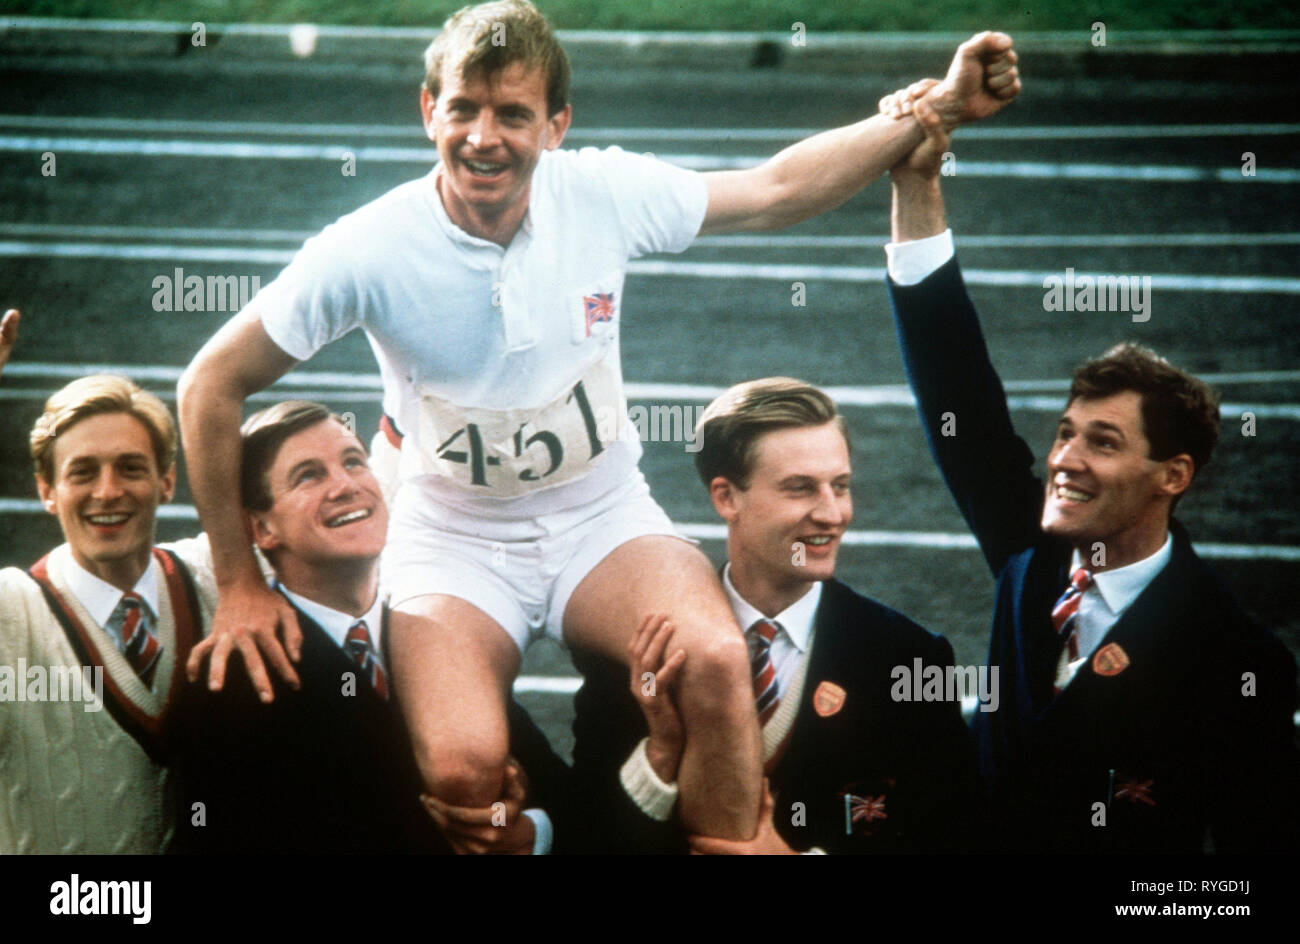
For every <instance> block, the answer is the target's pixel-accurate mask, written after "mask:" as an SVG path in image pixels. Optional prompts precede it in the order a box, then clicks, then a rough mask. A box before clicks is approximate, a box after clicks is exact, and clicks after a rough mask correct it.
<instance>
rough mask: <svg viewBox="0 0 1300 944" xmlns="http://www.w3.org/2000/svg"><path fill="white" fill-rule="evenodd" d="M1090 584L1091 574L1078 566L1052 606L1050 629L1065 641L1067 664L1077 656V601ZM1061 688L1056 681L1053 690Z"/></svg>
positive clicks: (1064, 652)
mask: <svg viewBox="0 0 1300 944" xmlns="http://www.w3.org/2000/svg"><path fill="white" fill-rule="evenodd" d="M1091 586H1092V574H1090V573H1088V571H1086V570H1084V569H1083V568H1082V567H1080V568H1079V569H1078V570H1076V571H1075V572H1074V573H1073V574H1071V575H1070V585H1069V586H1068V587H1066V588H1065V592H1064V593H1062V594H1061V598H1060V599H1059V600H1057V601H1056V606H1054V607H1052V629H1054V630H1056V637H1057V638H1058V639H1060V640H1062V641H1064V643H1065V648H1064V651H1063V656H1064V660H1065V662H1066V664H1067V665H1068V663H1070V662H1073V661H1074V660H1076V659H1078V658H1079V635H1078V633H1077V632H1075V630H1076V628H1077V624H1078V621H1079V620H1078V615H1079V602H1080V601H1081V600H1082V599H1083V594H1084V591H1085V590H1087V589H1088V588H1089V587H1091ZM1058 679H1059V675H1058ZM1062 688H1064V686H1063V685H1061V684H1059V681H1058V684H1057V685H1056V686H1055V687H1054V689H1053V691H1054V692H1055V693H1056V694H1057V695H1059V694H1061V689H1062Z"/></svg>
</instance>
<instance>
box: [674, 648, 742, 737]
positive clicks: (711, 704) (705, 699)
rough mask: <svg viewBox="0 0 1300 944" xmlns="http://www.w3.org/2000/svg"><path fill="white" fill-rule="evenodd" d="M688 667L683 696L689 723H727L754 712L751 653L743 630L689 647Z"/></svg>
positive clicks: (683, 706) (686, 666)
mask: <svg viewBox="0 0 1300 944" xmlns="http://www.w3.org/2000/svg"><path fill="white" fill-rule="evenodd" d="M692 662H694V665H693V666H692ZM685 668H686V670H687V674H686V679H685V680H684V684H683V686H682V693H681V697H682V708H683V711H684V712H685V713H686V715H687V722H688V724H689V723H690V722H691V721H692V720H698V721H701V722H706V723H707V722H709V721H713V722H723V723H725V722H726V721H727V720H732V721H735V720H737V719H738V718H739V717H740V716H743V715H746V714H752V713H753V706H754V698H753V683H752V682H751V680H750V670H749V653H748V650H747V649H746V646H745V640H744V637H743V636H741V635H740V634H739V633H735V634H725V635H723V634H718V635H716V636H713V637H711V638H709V639H707V640H705V641H704V642H702V643H701V644H699V645H696V646H695V647H693V648H690V649H688V650H687V654H686V665H685ZM692 716H694V717H692Z"/></svg>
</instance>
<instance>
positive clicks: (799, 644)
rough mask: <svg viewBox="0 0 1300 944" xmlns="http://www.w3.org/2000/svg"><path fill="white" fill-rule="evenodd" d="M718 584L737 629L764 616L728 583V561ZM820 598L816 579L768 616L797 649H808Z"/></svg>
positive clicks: (745, 627) (733, 585) (819, 588)
mask: <svg viewBox="0 0 1300 944" xmlns="http://www.w3.org/2000/svg"><path fill="white" fill-rule="evenodd" d="M722 587H723V589H724V590H726V591H727V599H728V600H729V601H730V602H731V611H732V612H733V613H735V614H736V621H737V622H738V623H740V628H741V629H744V630H748V629H749V627H751V626H753V625H754V623H756V622H757V621H758V620H761V619H767V618H768V617H766V616H764V615H763V614H762V613H760V612H759V611H758V609H757V608H755V607H754V605H753V604H751V603H750V602H749V601H748V600H746V599H745V598H744V597H742V596H741V595H740V592H739V591H738V590H736V585H735V584H734V583H732V582H731V563H730V562H728V563H727V566H726V567H724V568H723V569H722ZM821 599H822V585H821V582H820V581H818V582H816V583H814V584H813V585H812V586H811V587H809V588H808V592H807V593H805V594H804V595H803V596H801V597H800V598H799V599H798V600H795V601H794V602H793V603H791V604H790V605H789V606H787V607H786V608H785V609H784V610H782V611H781V612H780V613H778V614H776V616H773V617H772V619H773V620H775V621H776V622H778V623H780V624H781V628H782V629H784V630H785V633H786V635H787V636H789V637H790V641H791V642H792V643H794V645H795V648H796V649H798V650H799V651H800V652H807V651H808V640H809V639H810V638H811V637H812V631H813V621H814V619H815V618H816V616H817V605H818V604H819V603H821Z"/></svg>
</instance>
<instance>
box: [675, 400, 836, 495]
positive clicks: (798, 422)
mask: <svg viewBox="0 0 1300 944" xmlns="http://www.w3.org/2000/svg"><path fill="white" fill-rule="evenodd" d="M830 422H834V423H835V424H836V425H837V426H838V427H839V430H840V432H841V433H843V434H844V442H845V445H846V446H847V445H849V430H848V427H847V426H846V425H845V423H844V417H842V416H840V414H839V412H838V411H837V410H836V409H835V401H833V400H832V399H831V398H830V397H828V396H827V395H826V394H825V393H824V392H823V391H821V390H818V389H817V388H816V387H814V386H812V385H811V384H806V383H804V382H803V381H802V380H795V379H794V378H793V377H764V378H763V379H761V380H749V381H746V382H745V383H739V384H736V385H735V386H734V387H732V388H731V389H730V390H728V391H726V392H725V393H723V394H722V396H720V397H718V398H717V399H716V400H714V401H713V402H712V403H710V404H709V405H708V406H707V407H706V408H705V410H704V412H703V413H701V414H700V419H699V422H698V423H696V426H695V441H696V442H697V443H699V445H700V449H699V451H698V452H697V453H696V454H695V469H696V471H697V472H699V474H700V478H701V479H702V480H703V481H704V484H705V485H708V484H709V483H710V482H712V481H713V480H714V479H715V478H717V477H719V476H721V477H722V478H725V479H727V480H728V481H729V482H732V483H733V484H735V485H736V486H738V487H740V488H746V487H748V482H749V475H750V473H751V472H752V471H753V468H754V452H755V447H756V446H757V444H758V440H759V438H760V437H761V436H762V435H763V434H764V433H769V432H771V431H773V430H777V429H798V428H801V427H805V426H821V425H822V424H824V423H830Z"/></svg>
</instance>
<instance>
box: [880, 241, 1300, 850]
mask: <svg viewBox="0 0 1300 944" xmlns="http://www.w3.org/2000/svg"><path fill="white" fill-rule="evenodd" d="M889 290H890V297H891V300H892V303H893V308H894V316H895V323H896V327H897V330H898V337H899V343H900V345H901V347H902V353H903V361H904V364H905V366H906V368H907V376H908V381H909V383H910V384H911V386H912V390H913V392H914V393H915V395H916V398H917V402H918V407H919V409H920V413H921V421H922V425H923V427H924V429H925V434H926V438H927V440H928V441H929V446H930V451H931V453H932V454H933V456H934V459H935V461H936V462H937V463H938V466H939V469H940V471H941V472H942V474H943V478H944V481H945V482H946V483H947V485H948V488H949V490H950V491H951V492H952V495H953V497H954V498H955V499H956V501H957V505H958V507H959V508H960V510H961V513H962V516H963V517H964V518H965V519H966V523H967V524H968V525H969V526H970V529H971V531H972V532H973V533H974V535H975V537H976V539H977V540H978V541H979V545H980V549H981V550H982V551H983V553H984V558H985V560H986V561H987V563H988V566H989V569H990V570H991V571H992V573H993V576H994V578H995V580H996V589H995V594H994V612H993V629H992V635H991V640H990V644H989V656H988V661H989V664H990V665H996V666H999V667H1000V672H999V680H1000V683H1001V693H1000V699H999V701H1000V707H999V710H998V711H996V712H991V713H987V714H984V713H980V714H978V715H977V716H976V719H975V730H976V734H977V738H978V743H979V754H980V767H981V770H982V773H983V775H984V777H985V780H986V782H987V784H988V787H989V790H990V801H991V810H992V818H993V820H992V827H993V828H992V831H991V833H990V835H991V836H992V837H994V840H995V843H996V845H997V846H998V847H1000V848H1004V849H1011V850H1039V851H1044V850H1045V851H1081V852H1082V851H1117V852H1118V851H1129V852H1200V851H1203V850H1206V849H1209V848H1213V849H1215V850H1218V851H1244V850H1269V849H1295V848H1297V846H1298V845H1300V842H1298V840H1297V836H1300V826H1298V825H1297V823H1298V821H1300V814H1298V812H1297V806H1298V805H1300V758H1298V757H1297V753H1296V750H1295V746H1294V743H1293V740H1292V739H1293V734H1294V732H1293V722H1292V715H1293V713H1294V711H1295V705H1296V666H1295V659H1294V658H1293V657H1292V655H1291V653H1290V652H1289V651H1288V650H1287V649H1286V647H1285V646H1284V645H1283V644H1282V643H1281V642H1279V641H1278V640H1277V638H1276V637H1274V636H1273V635H1272V634H1271V633H1269V632H1268V631H1266V630H1264V629H1262V628H1260V627H1259V626H1257V625H1255V624H1254V623H1253V622H1252V621H1251V620H1250V619H1249V618H1248V617H1247V616H1246V614H1245V613H1244V612H1242V610H1241V607H1240V606H1239V605H1238V604H1237V602H1236V601H1235V600H1234V599H1233V598H1232V595H1231V594H1230V593H1229V592H1228V590H1227V589H1226V588H1225V586H1224V585H1223V583H1222V582H1221V581H1220V580H1219V578H1218V577H1217V576H1216V575H1215V574H1214V572H1213V571H1211V570H1210V568H1209V567H1207V566H1206V565H1205V563H1204V562H1202V561H1201V559H1200V558H1199V557H1198V556H1197V555H1196V552H1195V551H1194V550H1193V549H1192V546H1191V542H1190V541H1189V540H1188V537H1187V533H1186V532H1185V531H1184V529H1183V528H1182V526H1181V525H1180V524H1179V523H1178V522H1177V521H1176V520H1175V521H1171V522H1170V530H1171V532H1172V534H1173V541H1174V546H1173V557H1172V559H1171V560H1170V562H1169V564H1168V566H1167V567H1165V568H1164V570H1162V571H1161V572H1160V573H1159V574H1158V575H1157V576H1156V578H1155V579H1154V580H1153V581H1152V582H1151V583H1150V584H1149V585H1148V586H1147V588H1146V589H1145V590H1144V591H1143V592H1142V594H1141V595H1140V596H1139V597H1138V599H1137V600H1136V601H1135V602H1134V603H1133V605H1132V606H1131V607H1130V608H1129V609H1128V610H1127V611H1126V612H1125V613H1124V615H1123V616H1122V617H1121V618H1120V619H1119V621H1118V622H1117V623H1116V624H1115V625H1114V627H1112V629H1111V631H1110V632H1109V633H1108V634H1107V636H1106V638H1105V639H1104V640H1103V641H1102V643H1101V644H1100V645H1099V646H1098V651H1100V650H1101V649H1102V648H1103V647H1104V646H1106V645H1107V644H1109V643H1115V644H1117V645H1118V646H1119V647H1120V648H1122V650H1123V652H1124V653H1126V654H1127V657H1128V660H1129V664H1128V666H1127V667H1125V668H1123V669H1122V670H1121V671H1119V672H1118V673H1116V672H1114V666H1106V665H1101V664H1099V663H1098V662H1097V661H1096V660H1095V659H1089V660H1088V661H1087V662H1085V663H1084V665H1083V666H1081V667H1080V669H1079V671H1078V673H1077V674H1076V675H1075V677H1074V679H1073V680H1072V681H1071V683H1070V684H1069V686H1067V687H1066V689H1065V690H1064V691H1063V692H1062V693H1061V695H1060V696H1059V697H1053V691H1052V689H1053V680H1054V677H1055V671H1056V665H1057V660H1058V658H1059V655H1060V642H1059V641H1058V639H1057V637H1056V634H1055V633H1054V632H1053V630H1052V626H1051V611H1052V607H1053V604H1054V603H1055V601H1056V599H1057V598H1058V597H1059V595H1060V594H1061V592H1062V590H1063V589H1064V587H1065V585H1066V570H1067V568H1068V566H1069V561H1070V554H1071V549H1070V547H1069V546H1068V545H1067V544H1066V543H1065V542H1062V541H1060V540H1057V539H1054V538H1050V537H1048V536H1047V535H1045V534H1043V532H1042V530H1041V528H1040V525H1039V521H1040V517H1041V513H1042V505H1043V496H1044V490H1043V483H1042V481H1041V480H1039V479H1038V478H1037V477H1035V475H1034V473H1033V465H1034V457H1033V454H1032V453H1031V451H1030V449H1029V447H1028V446H1027V445H1026V444H1025V442H1024V441H1023V440H1022V439H1020V438H1019V437H1018V436H1017V435H1016V433H1015V430H1014V429H1013V428H1012V425H1011V418H1010V414H1009V413H1008V410H1007V404H1006V395H1005V393H1004V392H1003V389H1002V383H1001V381H1000V380H999V379H998V376H997V374H996V372H995V371H994V369H993V366H992V364H991V363H990V362H989V358H988V351H987V348H986V346H985V343H984V338H983V335H982V334H981V332H980V327H979V322H978V319H977V316H976V313H975V309H974V307H973V306H972V304H971V301H970V299H969V298H968V297H967V294H966V289H965V286H964V283H963V281H962V278H961V272H960V270H959V268H958V266H957V261H956V260H955V259H953V260H951V261H949V262H948V263H947V264H946V265H944V266H942V267H941V268H940V269H939V270H937V271H936V272H934V273H933V274H932V275H931V276H929V277H928V278H927V279H925V280H924V281H923V282H921V283H920V284H918V285H915V286H906V287H903V286H898V285H894V284H893V283H892V281H891V282H890V286H889ZM947 412H952V413H954V414H955V416H956V427H957V428H956V432H957V435H953V436H944V435H942V426H943V414H944V413H947ZM1099 669H1100V671H1099Z"/></svg>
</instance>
